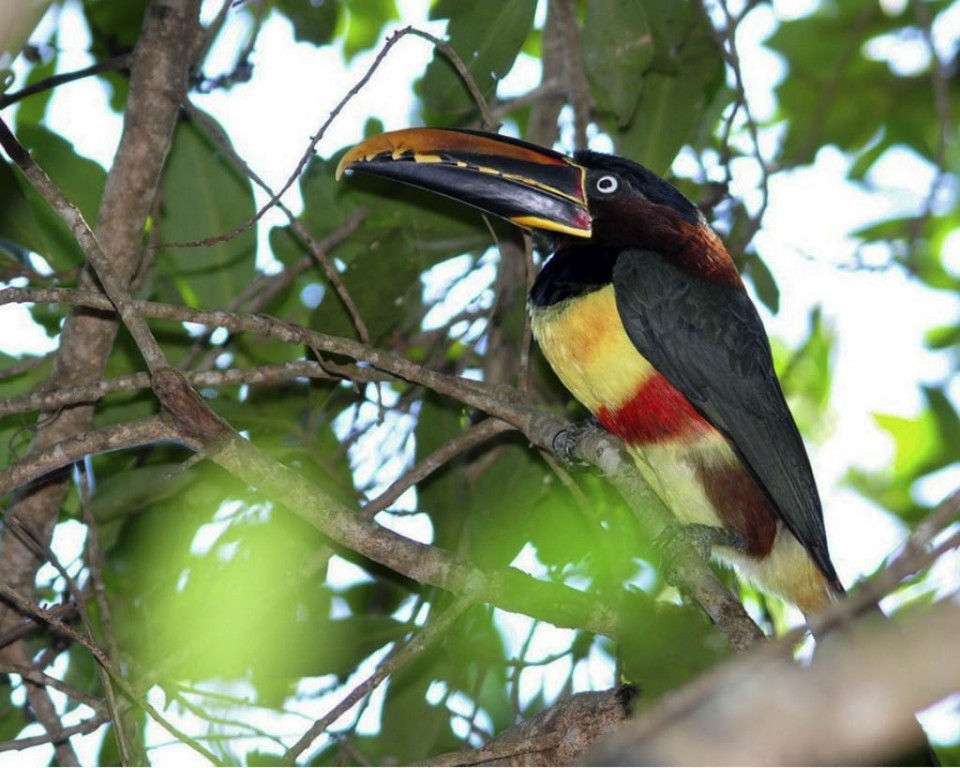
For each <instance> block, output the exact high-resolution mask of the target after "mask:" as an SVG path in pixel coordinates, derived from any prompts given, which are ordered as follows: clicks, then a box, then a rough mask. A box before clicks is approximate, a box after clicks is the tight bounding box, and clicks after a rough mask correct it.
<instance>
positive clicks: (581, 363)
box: [532, 285, 655, 413]
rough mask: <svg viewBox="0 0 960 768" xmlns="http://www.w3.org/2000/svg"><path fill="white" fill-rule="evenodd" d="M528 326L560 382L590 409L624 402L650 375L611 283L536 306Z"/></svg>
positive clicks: (649, 369)
mask: <svg viewBox="0 0 960 768" xmlns="http://www.w3.org/2000/svg"><path fill="white" fill-rule="evenodd" d="M532 328H533V335H534V337H535V338H536V340H537V343H538V344H539V345H540V349H542V350H543V354H544V356H545V357H546V358H547V361H548V362H549V363H550V365H551V366H552V367H553V370H554V371H555V372H556V374H557V376H558V377H559V378H560V380H561V381H562V382H563V384H564V386H566V388H567V389H569V390H570V393H571V394H572V395H573V396H574V397H575V398H576V399H577V400H579V401H580V402H581V403H583V405H584V406H586V407H587V409H589V410H590V411H591V412H593V413H596V411H597V409H599V408H600V407H601V406H604V407H606V408H609V409H616V408H618V407H619V406H621V405H623V404H624V403H626V402H627V401H628V400H629V399H630V398H631V397H632V396H633V395H634V393H635V392H636V391H637V388H638V387H639V386H640V385H641V384H642V383H643V382H645V381H646V380H647V379H649V378H650V377H651V376H653V375H654V374H655V371H654V369H653V367H652V366H651V365H650V363H648V362H647V360H646V359H645V358H644V357H643V356H642V355H641V354H640V353H639V352H638V351H637V349H636V347H634V345H633V342H631V341H630V339H629V337H628V336H627V332H626V330H624V327H623V323H622V322H621V321H620V314H619V313H618V312H617V304H616V300H615V298H614V295H613V286H612V285H608V286H606V287H604V288H601V289H600V290H597V291H593V292H592V293H589V294H586V295H585V296H578V297H577V298H575V299H570V300H568V301H564V302H561V303H559V304H556V305H554V306H552V307H547V308H545V309H537V310H535V311H534V313H533V317H532Z"/></svg>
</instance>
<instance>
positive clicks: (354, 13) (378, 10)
mask: <svg viewBox="0 0 960 768" xmlns="http://www.w3.org/2000/svg"><path fill="white" fill-rule="evenodd" d="M346 8H347V11H348V13H347V17H348V21H347V29H346V32H345V34H344V36H343V38H344V40H343V52H344V55H345V56H346V57H347V61H350V60H351V59H352V58H353V57H354V56H356V55H357V54H358V53H360V52H361V51H365V50H367V49H368V48H371V47H373V46H374V45H376V44H377V43H378V42H379V41H380V30H382V29H383V27H384V25H386V24H387V23H389V22H391V21H393V20H394V19H399V18H400V14H399V13H398V12H397V4H396V2H395V0H346Z"/></svg>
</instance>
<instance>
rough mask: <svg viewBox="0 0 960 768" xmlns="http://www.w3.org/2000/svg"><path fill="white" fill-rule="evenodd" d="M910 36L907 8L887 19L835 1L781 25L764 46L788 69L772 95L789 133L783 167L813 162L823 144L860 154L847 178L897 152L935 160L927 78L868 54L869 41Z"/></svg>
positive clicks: (939, 4) (912, 25)
mask: <svg viewBox="0 0 960 768" xmlns="http://www.w3.org/2000/svg"><path fill="white" fill-rule="evenodd" d="M925 5H927V6H928V7H929V10H928V12H936V11H937V10H939V9H942V8H945V7H947V2H946V0H937V1H936V2H928V3H925ZM915 30H916V19H915V18H914V12H913V10H912V6H910V5H909V4H907V5H906V6H904V7H903V10H902V11H901V12H900V13H898V14H892V13H890V12H888V11H887V10H886V9H884V8H881V6H880V5H879V4H876V3H867V2H860V3H854V2H839V1H838V0H828V1H827V2H823V3H821V4H820V5H819V6H818V8H817V10H816V11H815V12H814V13H812V14H810V15H809V16H805V17H801V18H797V19H793V20H791V21H784V22H781V23H780V24H779V25H778V27H777V29H776V31H775V32H774V33H773V34H772V35H771V36H770V37H769V38H768V40H767V41H766V45H768V46H769V47H771V48H772V49H774V50H775V51H777V52H778V53H780V54H781V55H782V56H783V57H784V59H785V60H786V61H787V64H788V66H789V68H790V72H789V74H788V75H787V76H786V77H785V78H784V79H783V81H782V82H781V83H780V85H779V86H778V87H777V101H778V105H779V109H780V115H781V117H782V118H784V120H785V122H784V125H785V128H786V134H785V136H784V140H783V150H782V152H783V155H782V157H783V160H784V161H785V162H786V163H787V164H788V165H789V164H798V163H809V162H812V161H813V159H814V156H815V154H816V152H817V151H818V150H819V149H820V148H821V147H822V146H823V145H825V144H835V145H836V146H838V147H840V148H841V149H843V150H847V151H854V152H857V151H863V154H861V155H860V157H859V159H858V162H857V163H856V165H855V166H854V168H853V170H852V172H851V173H852V175H853V176H854V177H857V178H860V177H863V175H865V174H866V172H867V171H868V170H869V168H870V167H871V166H872V165H873V163H874V162H875V161H876V159H878V158H879V157H880V156H881V155H882V154H883V152H884V151H885V150H886V149H887V148H889V147H891V146H894V145H897V144H903V145H906V146H908V147H911V148H912V149H914V150H915V151H916V152H918V153H919V154H921V155H922V156H924V157H926V158H928V159H931V160H932V159H933V158H934V156H935V154H936V147H937V144H938V141H939V139H938V125H939V122H938V120H937V118H936V110H935V105H934V98H933V89H931V88H930V76H929V74H928V73H925V72H922V73H919V74H914V75H910V76H898V75H896V74H894V73H893V72H892V71H891V70H890V68H889V66H888V65H887V64H886V63H885V62H882V61H875V60H873V59H871V58H869V57H868V54H867V43H868V42H869V41H870V40H872V39H874V38H877V37H879V36H881V35H887V34H898V33H902V34H914V33H915ZM811 41H816V45H811ZM948 87H949V88H950V89H951V90H952V91H953V94H954V96H956V95H957V94H960V86H958V85H957V83H956V82H955V81H953V80H951V81H949V83H948Z"/></svg>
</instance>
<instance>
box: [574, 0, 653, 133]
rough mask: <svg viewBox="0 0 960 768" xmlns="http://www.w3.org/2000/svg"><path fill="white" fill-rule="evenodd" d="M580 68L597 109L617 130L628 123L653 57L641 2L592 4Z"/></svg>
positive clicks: (606, 0) (616, 0)
mask: <svg viewBox="0 0 960 768" xmlns="http://www.w3.org/2000/svg"><path fill="white" fill-rule="evenodd" d="M580 44H581V47H582V50H583V66H584V69H585V70H586V73H587V77H588V78H589V79H590V90H591V93H592V94H593V97H594V98H595V99H596V101H597V105H598V106H599V107H600V108H601V109H602V110H604V111H605V112H609V113H612V115H613V116H614V118H615V119H616V121H617V123H618V124H619V125H621V126H623V125H626V124H627V123H628V122H630V118H631V117H632V116H633V112H634V109H635V108H636V106H637V100H638V99H639V97H640V90H641V87H642V80H641V78H642V76H643V73H644V72H645V71H646V69H647V67H648V66H649V65H650V62H651V60H652V59H653V55H654V43H653V35H652V34H651V33H650V26H649V24H648V23H647V16H646V13H645V12H644V4H643V2H642V0H594V1H593V2H591V3H589V5H587V17H586V20H585V22H584V25H583V31H582V32H581V35H580Z"/></svg>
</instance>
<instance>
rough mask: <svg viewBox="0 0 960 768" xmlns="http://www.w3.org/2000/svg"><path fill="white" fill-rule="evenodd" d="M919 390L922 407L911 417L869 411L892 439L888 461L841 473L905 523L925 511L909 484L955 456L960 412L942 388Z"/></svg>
mask: <svg viewBox="0 0 960 768" xmlns="http://www.w3.org/2000/svg"><path fill="white" fill-rule="evenodd" d="M923 394H924V397H925V398H926V401H927V408H926V410H924V411H923V412H922V413H921V414H920V415H919V416H918V417H916V418H907V417H904V416H895V415H890V414H875V415H874V420H875V421H876V422H877V425H878V426H880V428H881V429H883V430H884V431H885V432H887V433H888V434H889V435H890V436H891V437H892V438H893V440H894V444H895V446H896V454H895V457H894V461H893V465H892V466H891V467H889V468H888V469H887V470H885V471H881V472H874V473H867V472H864V471H862V470H858V469H854V470H852V471H851V472H850V473H849V475H848V477H847V480H848V481H849V482H850V483H851V484H852V485H853V486H854V487H856V488H857V489H858V490H859V491H860V492H861V493H862V494H864V495H865V496H866V497H867V498H869V499H871V500H873V501H875V502H876V503H878V504H880V505H881V506H884V507H886V508H887V509H889V510H890V511H891V512H894V513H896V514H897V515H898V516H899V517H901V518H902V519H904V520H906V521H908V522H916V521H918V520H919V519H920V518H921V517H922V516H923V515H924V514H925V510H924V509H922V508H921V507H920V505H918V504H917V502H916V501H915V500H914V498H913V494H912V489H913V484H914V483H915V482H916V481H917V480H918V479H919V478H921V477H923V476H925V475H928V474H930V473H932V472H936V471H938V470H940V469H943V468H944V467H949V466H952V465H954V464H955V463H956V462H957V457H958V456H960V415H958V414H957V411H956V409H955V408H954V406H953V404H952V403H951V402H950V399H949V398H948V397H947V395H946V394H945V393H944V392H943V391H942V390H940V389H936V388H933V387H925V388H924V389H923Z"/></svg>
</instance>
